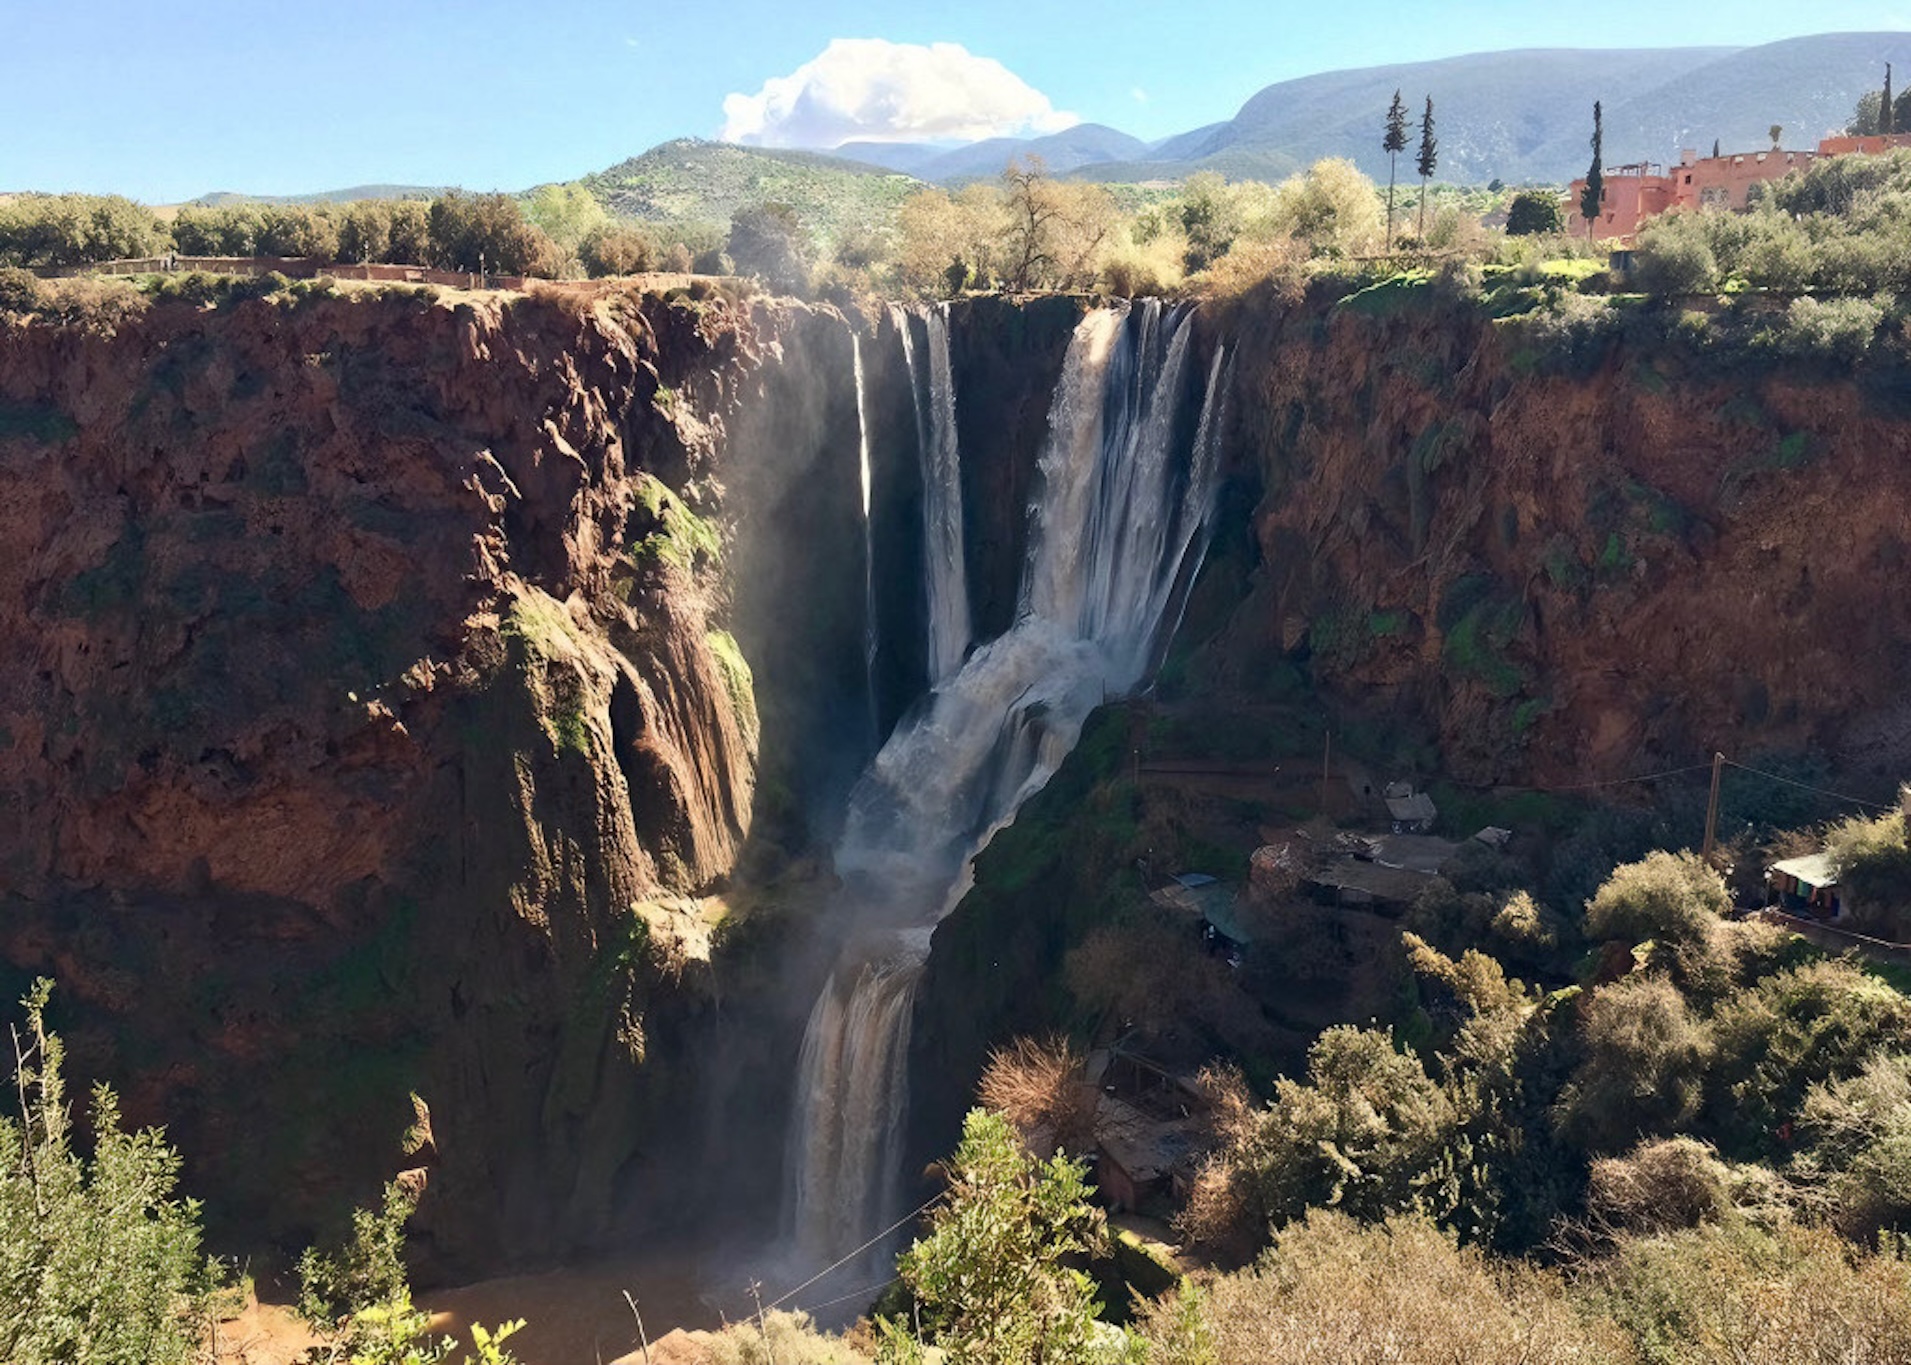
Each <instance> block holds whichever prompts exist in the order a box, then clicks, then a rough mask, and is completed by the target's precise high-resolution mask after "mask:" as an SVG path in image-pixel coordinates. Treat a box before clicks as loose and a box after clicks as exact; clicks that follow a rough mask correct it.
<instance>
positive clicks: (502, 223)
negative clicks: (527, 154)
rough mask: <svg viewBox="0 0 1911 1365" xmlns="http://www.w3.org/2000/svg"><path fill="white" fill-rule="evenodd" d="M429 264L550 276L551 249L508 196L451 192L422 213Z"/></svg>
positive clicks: (553, 250) (553, 268) (553, 264)
mask: <svg viewBox="0 0 1911 1365" xmlns="http://www.w3.org/2000/svg"><path fill="white" fill-rule="evenodd" d="M427 223H428V232H429V236H430V243H431V255H432V262H433V264H435V265H438V266H441V267H443V268H444V269H446V270H471V271H476V270H486V271H496V272H498V273H500V274H505V275H533V274H547V275H548V274H554V273H555V272H556V265H557V262H556V260H555V256H556V248H555V247H554V246H553V244H552V242H551V239H550V238H549V237H547V236H545V235H544V233H543V232H541V231H539V230H538V228H537V227H536V226H535V225H534V224H532V223H531V222H529V221H528V220H527V219H526V218H525V216H524V209H523V207H522V206H521V205H520V204H519V203H518V201H517V200H516V199H514V198H512V197H511V196H510V195H508V194H465V193H462V192H461V191H456V190H454V191H452V192H451V193H450V194H447V195H444V196H442V197H440V198H438V199H434V200H433V201H432V203H431V208H430V210H429V212H428V214H427Z"/></svg>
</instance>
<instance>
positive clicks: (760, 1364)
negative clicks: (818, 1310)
mask: <svg viewBox="0 0 1911 1365" xmlns="http://www.w3.org/2000/svg"><path fill="white" fill-rule="evenodd" d="M702 1345H703V1356H702V1359H701V1360H700V1361H699V1363H698V1365H869V1357H867V1356H865V1355H863V1354H862V1353H860V1352H859V1351H857V1350H855V1349H854V1348H852V1347H851V1346H850V1344H849V1343H848V1341H846V1340H845V1339H844V1338H842V1337H834V1336H831V1335H829V1334H828V1333H827V1332H819V1331H817V1330H816V1327H815V1325H814V1324H812V1323H811V1322H810V1317H809V1314H807V1313H785V1312H781V1311H780V1310H778V1309H775V1308H772V1309H770V1310H769V1311H768V1312H766V1313H765V1314H764V1315H763V1324H762V1326H760V1327H759V1326H758V1325H757V1324H756V1323H754V1322H737V1323H732V1324H730V1325H729V1326H728V1327H725V1328H724V1329H723V1330H722V1331H721V1332H713V1333H711V1334H710V1336H709V1339H708V1340H707V1341H705V1342H703V1343H702Z"/></svg>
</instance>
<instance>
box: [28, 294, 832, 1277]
mask: <svg viewBox="0 0 1911 1365" xmlns="http://www.w3.org/2000/svg"><path fill="white" fill-rule="evenodd" d="M825 333H832V334H834V335H836V336H844V335H846V334H845V333H844V332H843V328H842V324H841V322H840V320H836V319H833V318H830V317H826V316H823V315H820V314H815V313H811V312H808V311H805V310H801V309H797V308H793V307H786V306H782V305H770V304H757V305H754V306H751V305H742V304H737V303H735V302H731V301H726V300H725V299H723V298H722V297H720V296H718V295H716V294H715V293H714V292H709V291H704V293H703V296H702V297H691V296H688V295H684V294H682V292H681V291H679V294H678V296H677V297H675V298H673V299H670V300H665V299H662V298H657V297H644V296H639V295H636V294H632V293H626V292H620V291H615V290H597V291H584V292H576V293H559V292H556V291H552V292H548V293H546V294H544V295H542V296H538V297H524V296H510V295H484V296H467V297H455V296H454V297H453V298H450V299H446V300H433V299H432V298H430V297H429V296H426V295H420V294H416V293H412V292H410V291H405V290H397V291H388V292H384V293H381V292H380V291H376V290H364V291H355V292H352V293H349V294H343V295H334V296H330V297H326V296H323V295H319V296H315V297H310V298H305V299H301V300H297V301H293V300H289V299H287V298H286V297H284V296H281V297H279V298H275V299H254V300H250V301H245V302H238V303H234V304H231V305H228V306H225V307H221V308H218V309H202V308H198V307H194V306H189V305H185V304H167V305H161V306H157V307H154V308H153V309H151V310H150V311H148V312H146V313H144V314H143V315H141V316H138V317H136V318H134V319H133V320H131V321H129V322H126V323H125V324H123V325H122V326H121V327H120V328H119V329H118V330H117V332H114V333H110V334H109V333H104V332H100V331H85V330H81V329H78V328H59V327H49V326H40V325H31V326H29V325H23V324H18V323H15V324H13V325H11V326H9V325H7V324H5V323H4V322H0V519H3V520H4V531H3V532H0V536H3V538H4V543H5V544H6V545H7V547H8V551H9V552H8V554H7V555H6V556H4V557H0V830H4V834H0V957H4V961H5V964H6V971H7V972H8V973H9V980H11V979H13V978H14V977H20V978H24V977H26V976H30V975H33V974H41V973H44V974H49V975H52V976H54V977H55V978H57V980H58V982H59V993H58V996H57V997H56V998H57V1000H58V1002H59V1003H58V1011H57V1013H58V1017H59V1021H60V1022H61V1023H62V1025H63V1026H64V1027H65V1028H66V1030H67V1032H68V1033H69V1035H70V1038H71V1042H72V1052H73V1058H74V1064H75V1068H76V1071H78V1072H80V1073H82V1074H83V1075H86V1076H102V1077H106V1078H109V1079H112V1080H114V1081H115V1082H116V1083H118V1084H119V1085H120V1086H121V1087H122V1089H124V1090H125V1091H126V1093H127V1100H128V1104H127V1109H128V1113H129V1114H130V1115H131V1116H132V1117H133V1118H134V1119H136V1120H138V1121H141V1122H146V1121H153V1122H164V1123H165V1124H166V1125H167V1127H168V1130H169V1133H170V1134H171V1136H172V1138H173V1139H174V1141H175V1142H176V1143H177V1144H178V1145H179V1146H180V1147H181V1148H182V1150H183V1151H184V1152H185V1153H186V1155H187V1158H188V1173H187V1174H188V1185H189V1187H190V1188H193V1189H195V1190H197V1191H201V1192H205V1193H216V1194H217V1196H218V1198H217V1200H216V1201H215V1203H214V1205H213V1207H212V1210H211V1212H212V1215H213V1216H214V1218H215V1220H218V1221H219V1222H221V1223H223V1224H224V1225H226V1226H228V1227H232V1226H236V1227H238V1228H239V1229H240V1230H241V1236H242V1237H252V1238H256V1237H257V1236H258V1235H259V1234H260V1233H261V1232H264V1233H268V1234H270V1235H272V1236H274V1237H276V1238H278V1239H280V1240H282V1241H283V1242H285V1243H286V1244H287V1245H288V1246H295V1245H296V1244H297V1243H298V1242H299V1241H300V1240H302V1239H303V1238H305V1237H307V1236H309V1235H310V1234H311V1233H312V1231H313V1230H314V1228H315V1227H316V1226H318V1225H319V1224H320V1223H322V1222H324V1221H326V1220H327V1219H328V1218H335V1217H336V1216H337V1214H338V1213H339V1212H340V1211H341V1210H342V1209H343V1207H345V1206H346V1202H347V1197H349V1198H353V1199H357V1200H359V1201H360V1202H363V1201H365V1200H366V1199H368V1198H369V1197H371V1196H372V1195H374V1194H375V1192H376V1185H377V1182H378V1180H379V1179H381V1178H382V1177H383V1176H384V1175H385V1174H387V1173H389V1172H390V1171H391V1170H392V1169H394V1168H395V1167H396V1166H397V1165H399V1164H401V1163H402V1161H403V1160H404V1158H403V1157H402V1155H401V1142H402V1139H403V1135H404V1132H405V1130H406V1129H407V1127H408V1125H410V1124H411V1123H412V1122H413V1119H414V1109H413V1105H412V1103H411V1099H410V1096H411V1095H412V1094H413V1093H414V1092H415V1093H416V1094H417V1095H418V1096H420V1097H422V1099H423V1100H424V1101H425V1102H426V1103H427V1104H428V1105H429V1109H430V1115H431V1128H432V1131H433V1138H434V1141H433V1143H432V1144H431V1148H430V1149H429V1151H430V1154H433V1155H434V1156H435V1161H436V1163H437V1168H436V1169H435V1170H434V1171H433V1172H432V1174H431V1178H430V1182H429V1188H430V1192H429V1194H428V1196H427V1199H426V1203H425V1206H424V1208H423V1209H422V1210H421V1213H420V1218H419V1224H420V1227H421V1228H422V1230H423V1232H424V1234H425V1240H426V1243H427V1245H428V1247H429V1248H431V1249H434V1250H435V1251H436V1252H437V1254H438V1260H439V1265H440V1268H442V1269H446V1270H457V1269H469V1268H474V1267H476V1266H479V1265H494V1264H497V1263H500V1262H502V1261H507V1260H523V1259H530V1258H535V1257H538V1256H540V1255H545V1254H549V1253H552V1252H555V1251H557V1250H561V1249H562V1248H564V1247H565V1246H569V1245H574V1244H576V1243H578V1242H580V1241H586V1240H589V1239H590V1238H591V1237H593V1236H594V1235H596V1234H598V1233H600V1232H601V1231H602V1230H603V1229H604V1227H605V1225H606V1223H607V1221H608V1220H609V1219H610V1218H611V1217H612V1210H613V1209H614V1208H615V1207H616V1206H617V1204H618V1201H619V1200H623V1201H625V1202H628V1201H629V1200H631V1199H632V1198H640V1197H641V1193H642V1188H643V1185H644V1182H645V1180H646V1179H647V1178H649V1177H648V1176H647V1175H646V1171H647V1170H648V1169H649V1167H648V1165H647V1159H648V1153H649V1150H650V1148H651V1147H652V1146H653V1145H654V1143H655V1141H656V1138H657V1131H658V1126H659V1125H658V1123H657V1122H656V1115H657V1112H658V1110H659V1109H660V1108H661V1107H662V1106H663V1105H664V1104H665V1103H666V1101H665V1100H664V1099H663V1098H662V1097H661V1095H660V1093H659V1090H660V1086H661V1085H662V1084H663V1083H662V1082H661V1081H660V1080H659V1079H658V1078H659V1077H660V1076H661V1077H668V1076H669V1075H670V1073H671V1068H672V1066H673V1065H675V1063H674V1062H670V1061H667V1060H666V1061H660V1060H659V1058H658V1057H657V1056H656V1055H655V1054H657V1053H658V1051H659V1045H658V1039H657V1038H656V1037H655V1036H654V1035H655V1032H656V1028H655V1023H656V1020H657V1019H658V1018H659V1017H664V1018H667V1017H668V1016H669V1005H668V1000H667V997H668V996H669V994H670V992H671V990H672V989H673V988H672V987H671V986H670V984H669V978H668V977H667V975H666V974H664V973H662V972H660V971H659V970H658V969H657V964H656V962H655V959H656V957H657V954H656V953H655V952H654V951H653V950H652V949H651V947H650V944H649V940H648V936H647V931H646V928H645V925H644V923H643V922H642V921H641V920H640V919H639V918H638V917H637V916H635V915H634V914H633V913H632V911H631V906H632V905H633V903H635V902H639V901H642V900H644V899H645V898H647V897H651V896H654V895H657V894H659V893H690V892H696V891H699V890H702V889H705V888H707V887H709V886H711V885H712V884H713V883H717V882H719V881H720V880H721V879H722V878H724V877H725V876H726V874H728V873H729V871H730V870H731V868H732V867H733V865H734V864H735V862H736V860H737V857H738V855H739V851H740V849H741V848H742V847H743V844H744V841H745V840H746V838H747V837H748V835H749V833H750V829H751V823H752V811H753V807H754V802H755V796H754V788H755V783H756V774H757V762H756V760H757V749H758V743H759V721H760V718H759V717H758V715H757V714H756V711H755V701H754V690H753V686H752V679H751V675H750V671H749V665H748V664H747V663H745V662H744V659H745V657H747V655H748V653H749V651H748V650H739V648H738V646H737V644H736V642H735V640H734V639H733V638H732V637H731V636H730V634H729V633H728V631H729V630H730V628H731V626H732V625H733V624H735V625H736V626H737V628H738V629H739V631H741V630H743V628H744V626H743V623H742V622H738V621H735V620H734V613H733V612H732V610H731V599H730V594H729V592H728V588H727V586H726V584H727V579H726V576H725V571H724V570H723V568H722V566H721V561H722V560H723V558H724V555H725V553H726V551H725V547H724V546H723V545H722V544H721V537H720V536H719V535H718V534H717V530H716V527H717V525H718V524H719V519H720V517H721V515H722V514H723V512H724V508H725V493H726V488H725V480H726V478H728V477H730V476H731V474H732V472H733V471H732V469H731V467H730V466H729V465H728V464H727V463H726V461H727V460H728V459H730V458H731V457H732V456H733V455H735V457H736V458H737V459H738V460H739V461H741V463H740V464H738V465H737V468H739V469H741V468H745V467H747V466H748V465H749V462H750V460H756V461H758V462H761V461H763V460H765V459H767V458H768V455H767V454H766V453H765V452H764V451H763V450H762V449H760V448H759V449H757V450H756V451H755V452H754V453H753V454H752V453H744V454H738V453H737V452H735V451H734V450H733V447H735V446H736V445H737V444H738V442H737V441H736V440H734V439H733V433H732V431H731V427H732V425H733V424H734V423H735V421H736V415H737V413H738V411H739V409H740V408H751V407H753V406H758V405H760V400H761V399H762V398H763V390H764V389H765V388H766V386H773V385H774V383H775V381H776V377H777V376H778V375H779V374H780V373H781V372H782V371H783V369H784V367H785V360H786V357H787V356H789V355H792V354H798V353H801V352H803V351H805V350H809V351H815V350H817V349H819V348H820V347H821V346H822V345H823V342H822V341H821V340H820V339H819V338H822V337H823V335H824V334H825ZM746 399H748V400H751V401H749V402H746V401H745V400H746ZM830 435H831V434H830V433H829V432H827V431H822V430H819V431H814V432H811V433H809V434H808V436H807V437H805V438H803V439H796V438H795V437H791V438H790V439H787V440H785V441H784V442H783V443H781V444H780V445H779V446H778V447H777V450H776V456H777V458H778V459H780V460H781V461H782V463H783V464H784V465H785V466H786V467H787V469H788V471H789V475H790V477H799V476H800V475H801V474H802V472H803V470H804V469H805V467H806V465H808V464H809V463H811V462H813V461H815V460H816V459H817V458H819V456H818V452H819V449H820V448H821V447H822V446H823V445H825V444H827V442H828V440H829V439H830ZM759 445H760V443H759ZM851 477H852V478H853V463H852V467H851ZM783 582H784V584H785V585H786V586H787V587H788V588H789V590H790V591H791V592H792V593H795V594H800V593H801V592H802V591H804V590H805V588H806V587H809V586H811V585H810V584H809V583H808V580H807V579H806V576H805V574H804V573H803V572H801V571H798V572H796V573H794V574H792V575H789V576H786V578H785V579H784V580H783ZM762 597H763V595H762V594H759V595H758V605H759V606H761V603H762ZM783 605H784V607H785V609H787V605H788V599H785V600H784V604H783ZM660 1012H661V1014H660ZM664 1051H666V1052H667V1051H668V1045H667V1044H666V1045H665V1047H664ZM647 1057H649V1058H650V1060H651V1065H650V1066H649V1067H648V1068H646V1066H645V1063H646V1058H647ZM666 1088H667V1087H666Z"/></svg>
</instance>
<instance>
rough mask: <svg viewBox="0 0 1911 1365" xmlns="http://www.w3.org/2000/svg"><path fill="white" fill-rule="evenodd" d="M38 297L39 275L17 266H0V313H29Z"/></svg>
mask: <svg viewBox="0 0 1911 1365" xmlns="http://www.w3.org/2000/svg"><path fill="white" fill-rule="evenodd" d="M40 298H41V290H40V278H39V276H37V275H35V274H34V273H33V272H32V271H31V270H22V269H20V268H19V267H18V266H0V313H16V314H21V315H24V314H27V313H31V312H33V311H34V310H35V309H36V308H38V307H39V306H40Z"/></svg>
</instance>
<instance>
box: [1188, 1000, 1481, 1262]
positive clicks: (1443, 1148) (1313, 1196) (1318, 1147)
mask: <svg viewBox="0 0 1911 1365" xmlns="http://www.w3.org/2000/svg"><path fill="white" fill-rule="evenodd" d="M1458 1128H1459V1115H1458V1114H1457V1112H1456V1111H1455V1108H1454V1105H1453V1101H1452V1099H1451V1097H1450V1096H1449V1095H1448V1094H1447V1093H1446V1092H1445V1091H1444V1090H1443V1089H1442V1088H1441V1087H1440V1086H1439V1085H1438V1084H1437V1083H1436V1082H1435V1081H1434V1080H1433V1079H1432V1078H1431V1077H1429V1076H1428V1075H1427V1072H1426V1068H1425V1067H1424V1066H1422V1065H1421V1063H1420V1060H1419V1059H1418V1058H1417V1057H1414V1056H1413V1055H1411V1054H1409V1053H1403V1052H1401V1051H1399V1050H1398V1049H1397V1048H1396V1047H1395V1044H1394V1038H1393V1034H1392V1032H1391V1030H1381V1031H1376V1030H1372V1029H1358V1028H1353V1027H1349V1026H1341V1027H1337V1028H1330V1029H1328V1030H1327V1031H1326V1032H1325V1033H1323V1034H1321V1035H1320V1037H1319V1038H1318V1039H1316V1040H1315V1042H1314V1045H1313V1047H1312V1048H1310V1049H1309V1050H1308V1054H1307V1081H1306V1083H1304V1084H1303V1083H1301V1082H1298V1081H1294V1080H1290V1079H1288V1078H1286V1077H1283V1078H1281V1079H1280V1080H1279V1081H1278V1082H1276V1083H1275V1091H1274V1098H1273V1100H1272V1102H1271V1103H1270V1104H1269V1105H1268V1106H1267V1108H1266V1109H1265V1110H1263V1111H1262V1112H1261V1113H1260V1115H1259V1116H1258V1122H1257V1123H1256V1124H1255V1125H1254V1126H1253V1127H1252V1129H1251V1130H1249V1131H1248V1132H1246V1133H1245V1134H1243V1135H1242V1137H1243V1140H1242V1141H1241V1142H1240V1143H1239V1144H1238V1145H1237V1146H1235V1147H1233V1148H1231V1149H1228V1150H1226V1151H1225V1152H1224V1153H1223V1155H1222V1157H1221V1160H1222V1161H1223V1162H1225V1163H1226V1164H1227V1165H1229V1166H1231V1167H1232V1168H1233V1170H1234V1172H1235V1178H1236V1179H1238V1180H1240V1181H1241V1182H1242V1184H1243V1187H1244V1189H1245V1190H1246V1191H1247V1193H1248V1196H1249V1198H1250V1199H1251V1201H1252V1204H1253V1206H1254V1207H1255V1209H1256V1210H1257V1212H1258V1213H1259V1215H1260V1217H1261V1219H1262V1220H1263V1222H1265V1223H1268V1224H1272V1225H1273V1226H1274V1227H1276V1228H1279V1227H1282V1226H1284V1225H1286V1224H1288V1223H1291V1222H1294V1221H1296V1220H1298V1219H1300V1218H1303V1217H1305V1216H1306V1214H1307V1211H1308V1210H1309V1209H1311V1208H1327V1207H1333V1208H1338V1209H1341V1210H1342V1211H1344V1212H1346V1213H1348V1214H1350V1215H1352V1216H1354V1217H1357V1218H1363V1219H1369V1220H1377V1219H1380V1218H1384V1217H1386V1216H1387V1215H1389V1214H1393V1213H1401V1212H1408V1211H1414V1210H1418V1211H1421V1212H1425V1213H1427V1214H1429V1215H1432V1216H1434V1217H1441V1216H1444V1215H1445V1214H1447V1213H1449V1212H1451V1211H1452V1208H1453V1207H1454V1204H1455V1202H1456V1200H1457V1198H1458V1191H1457V1187H1456V1184H1455V1172H1454V1162H1455V1161H1456V1160H1458V1159H1459V1158H1460V1157H1461V1156H1462V1155H1463V1154H1462V1153H1459V1152H1457V1151H1456V1149H1455V1140H1456V1138H1457V1137H1458Z"/></svg>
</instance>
